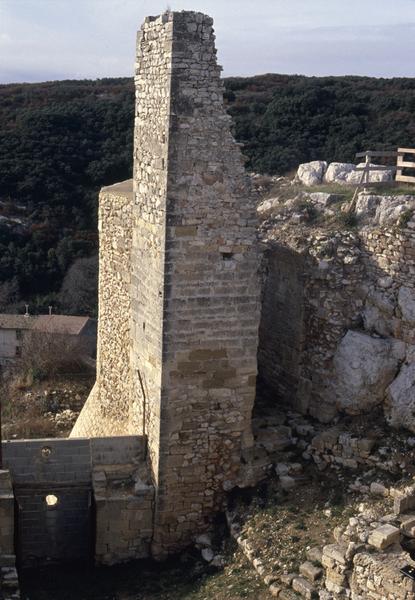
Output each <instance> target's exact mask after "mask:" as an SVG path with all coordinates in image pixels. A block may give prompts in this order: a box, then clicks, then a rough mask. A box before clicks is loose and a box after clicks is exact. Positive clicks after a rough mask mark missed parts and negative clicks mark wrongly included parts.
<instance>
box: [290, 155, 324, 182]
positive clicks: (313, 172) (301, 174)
mask: <svg viewBox="0 0 415 600" xmlns="http://www.w3.org/2000/svg"><path fill="white" fill-rule="evenodd" d="M326 169H327V163H326V161H324V160H313V161H311V162H308V163H303V164H301V165H300V166H299V167H298V171H297V175H296V181H297V182H298V183H302V184H303V185H306V186H312V185H319V184H320V183H321V181H322V179H323V175H324V173H325V171H326Z"/></svg>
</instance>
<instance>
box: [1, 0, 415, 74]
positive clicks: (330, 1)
mask: <svg viewBox="0 0 415 600" xmlns="http://www.w3.org/2000/svg"><path fill="white" fill-rule="evenodd" d="M167 8H171V9H172V10H199V11H202V12H205V13H208V14H209V15H211V16H212V17H213V18H214V20H215V30H216V35H217V46H218V57H219V63H220V64H222V65H223V67H224V75H225V76H230V75H244V76H245V75H256V74H260V73H297V74H304V75H372V76H376V77H414V76H415V0H377V1H376V2H373V0H348V1H347V2H346V1H345V0H167V1H166V0H0V83H8V82H22V81H28V82H34V81H47V80H55V79H84V78H88V79H96V78H99V77H121V76H132V74H133V63H134V46H135V32H136V30H137V29H138V28H139V27H140V25H141V23H142V21H143V19H144V17H145V16H146V15H157V14H159V13H160V12H164V11H165V10H166V9H167Z"/></svg>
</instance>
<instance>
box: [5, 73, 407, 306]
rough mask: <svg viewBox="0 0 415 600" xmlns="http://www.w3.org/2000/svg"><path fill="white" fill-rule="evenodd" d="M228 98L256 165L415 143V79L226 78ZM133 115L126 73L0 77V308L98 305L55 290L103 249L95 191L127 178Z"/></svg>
mask: <svg viewBox="0 0 415 600" xmlns="http://www.w3.org/2000/svg"><path fill="white" fill-rule="evenodd" d="M225 102H226V107H227V110H228V111H229V114H230V115H231V116H232V118H233V127H234V134H235V137H236V139H237V140H238V141H239V142H242V143H243V144H244V149H243V152H244V154H245V155H246V157H247V168H248V170H251V171H256V172H259V173H269V174H275V173H278V174H284V173H286V172H288V171H290V170H293V169H295V168H296V167H297V165H298V164H299V163H300V162H305V161H309V160H317V159H324V160H328V161H332V160H337V161H353V160H354V155H355V153H356V152H358V151H360V150H363V149H386V148H395V147H397V146H398V145H402V146H405V145H408V146H413V145H414V139H415V79H404V78H400V79H374V78H369V77H303V76H289V75H262V76H257V77H250V78H229V79H226V80H225ZM133 124H134V89H133V82H132V80H131V79H125V78H124V79H121V78H120V79H101V80H96V81H57V82H49V83H40V84H11V85H1V86H0V311H2V310H20V309H21V304H22V302H24V301H30V302H31V303H32V308H33V309H34V310H35V311H36V310H39V311H42V312H46V311H47V306H48V304H53V305H54V306H55V307H56V308H57V309H58V310H59V309H61V310H65V312H73V311H75V310H78V311H82V312H83V313H89V314H94V313H95V312H96V305H95V301H94V300H93V298H95V295H94V294H93V293H92V295H91V293H90V291H88V290H85V297H86V298H92V300H88V301H82V302H77V301H76V300H75V299H74V302H73V306H72V305H71V306H68V303H67V302H66V303H64V302H62V298H63V297H64V296H65V294H63V295H62V294H59V292H60V290H61V287H62V283H63V281H64V279H65V275H66V274H67V273H68V271H69V269H70V267H71V266H72V265H74V263H76V264H77V265H78V266H79V265H81V267H82V268H84V269H86V268H88V269H89V270H90V269H91V265H95V264H96V262H95V260H94V259H91V262H89V263H84V262H82V260H81V259H84V258H87V257H94V255H96V253H97V225H96V221H97V200H98V191H99V188H100V187H101V186H103V185H108V184H111V183H115V182H117V181H122V180H123V179H128V178H129V177H131V173H132V143H133V142H132V140H133ZM80 260H81V262H79V261H80ZM77 268H78V267H77ZM73 272H74V270H73V271H72V273H73ZM76 272H77V270H76V269H75V273H76ZM88 272H89V271H88ZM87 279H88V278H87ZM68 280H69V281H72V280H73V276H72V277H71V276H70V275H69V277H67V278H66V281H65V285H68ZM91 281H92V282H93V285H96V278H94V277H93V278H92V279H91ZM66 296H67V295H66ZM7 298H8V299H9V301H7ZM2 299H3V303H2Z"/></svg>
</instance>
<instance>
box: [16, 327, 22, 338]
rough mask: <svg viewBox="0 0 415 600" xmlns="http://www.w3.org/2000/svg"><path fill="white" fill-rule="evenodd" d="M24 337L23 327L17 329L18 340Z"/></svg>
mask: <svg viewBox="0 0 415 600" xmlns="http://www.w3.org/2000/svg"><path fill="white" fill-rule="evenodd" d="M22 338H23V331H22V330H21V329H16V340H21V339H22Z"/></svg>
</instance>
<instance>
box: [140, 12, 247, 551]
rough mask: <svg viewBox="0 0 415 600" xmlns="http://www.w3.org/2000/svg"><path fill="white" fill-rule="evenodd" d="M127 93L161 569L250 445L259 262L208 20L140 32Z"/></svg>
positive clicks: (164, 21) (184, 17)
mask: <svg viewBox="0 0 415 600" xmlns="http://www.w3.org/2000/svg"><path fill="white" fill-rule="evenodd" d="M136 86H137V117H136V131H135V142H136V143H135V171H134V172H135V184H136V200H137V221H136V225H135V231H134V235H133V271H134V273H133V286H132V296H133V297H132V303H133V306H132V337H133V350H132V365H131V368H132V372H133V374H134V373H135V372H136V371H137V373H139V374H140V377H141V380H142V381H143V388H144V390H145V396H146V399H145V410H146V434H147V435H148V439H149V451H150V457H151V462H152V466H153V472H154V477H155V481H156V512H155V531H154V543H153V552H154V554H156V555H163V554H166V553H167V552H171V551H175V550H178V549H180V548H182V547H184V546H185V545H187V544H188V543H190V542H191V540H192V537H193V535H194V534H195V532H197V531H200V530H201V529H204V528H205V527H207V526H208V524H209V521H210V519H211V516H212V515H213V514H214V512H215V510H217V509H218V508H220V507H221V503H222V500H223V497H224V488H226V487H229V486H231V485H232V484H233V483H234V482H235V481H236V478H237V475H238V472H239V468H240V457H241V452H242V449H243V448H244V447H246V446H249V445H251V444H252V436H251V431H250V426H251V411H252V407H253V401H254V393H255V379H256V349H257V329H258V315H259V285H258V275H257V272H258V253H257V247H256V244H255V241H256V235H255V222H256V220H255V212H254V206H253V202H252V201H251V199H250V190H249V184H248V181H247V178H246V176H245V173H244V168H243V161H242V157H241V155H240V152H239V149H238V148H237V146H236V144H235V142H234V140H233V138H232V136H231V134H230V129H229V125H230V123H229V121H230V119H229V117H228V116H227V115H226V113H225V111H224V108H223V100H222V93H223V87H222V83H221V81H220V67H218V66H217V63H216V50H215V48H214V35H213V29H212V19H211V18H210V17H207V16H205V15H202V14H200V13H190V12H188V13H187V12H184V13H167V14H165V15H162V16H161V17H159V18H157V19H154V20H147V22H146V23H145V24H144V26H143V28H142V30H141V32H140V33H139V36H138V70H137V75H136ZM135 385H136V386H137V383H136V384H135ZM137 387H138V386H137ZM143 406H144V402H143V403H142V404H141V407H143ZM141 419H142V414H141V413H139V414H138V423H140V421H141Z"/></svg>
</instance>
